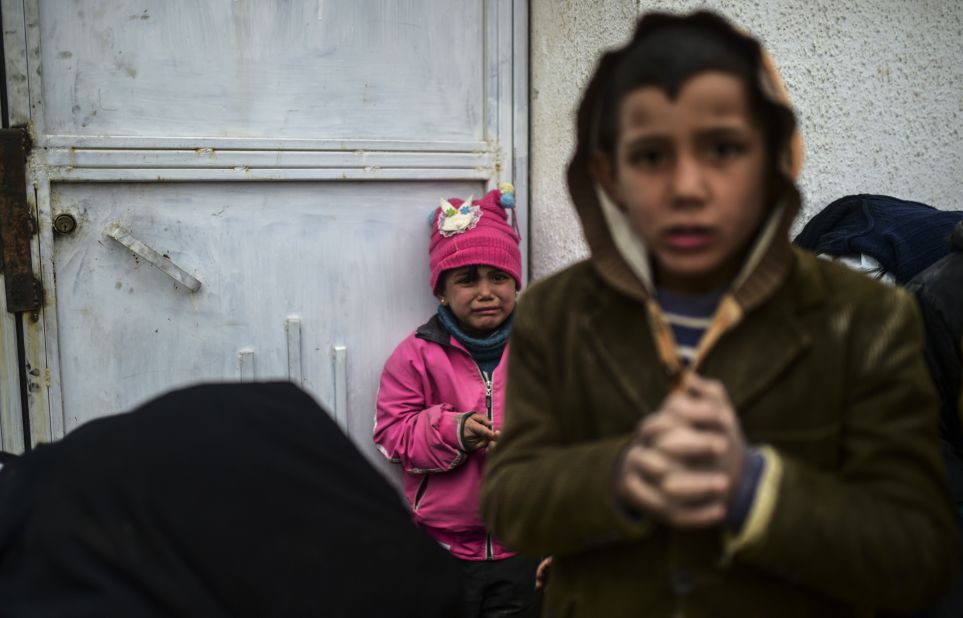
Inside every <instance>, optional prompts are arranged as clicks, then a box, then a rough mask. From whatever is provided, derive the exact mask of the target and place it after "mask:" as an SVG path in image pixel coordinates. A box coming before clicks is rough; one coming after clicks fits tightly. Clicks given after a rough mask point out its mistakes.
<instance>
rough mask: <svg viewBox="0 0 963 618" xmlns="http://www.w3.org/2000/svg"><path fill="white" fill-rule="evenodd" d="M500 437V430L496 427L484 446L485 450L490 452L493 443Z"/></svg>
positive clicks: (496, 442) (493, 445)
mask: <svg viewBox="0 0 963 618" xmlns="http://www.w3.org/2000/svg"><path fill="white" fill-rule="evenodd" d="M501 437H502V430H501V429H496V430H495V435H493V436H492V439H491V440H489V441H488V446H486V447H485V452H486V453H490V452H492V451H493V450H494V449H495V445H496V444H498V440H499V439H500V438H501Z"/></svg>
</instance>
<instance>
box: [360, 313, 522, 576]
mask: <svg viewBox="0 0 963 618" xmlns="http://www.w3.org/2000/svg"><path fill="white" fill-rule="evenodd" d="M507 351H508V350H507V347H506V349H505V351H503V352H502V360H501V362H499V364H498V366H497V367H496V368H495V371H494V372H493V374H492V377H491V380H490V384H486V383H485V379H484V377H483V375H482V372H481V370H479V368H478V365H477V364H475V361H474V360H473V359H472V357H471V354H469V353H468V350H466V349H465V348H464V347H463V346H462V345H461V344H460V343H459V342H458V341H457V340H455V339H454V338H453V337H452V336H451V335H450V334H448V332H447V331H446V330H445V329H444V328H443V327H442V326H441V324H440V322H439V321H438V318H437V317H433V318H432V319H431V320H429V321H428V323H427V324H424V325H423V326H421V327H419V328H418V330H416V331H415V332H414V333H412V334H411V335H409V336H408V337H407V338H406V339H405V340H404V341H402V342H401V343H400V344H399V345H398V347H397V348H395V351H394V352H393V353H392V355H391V357H390V358H389V359H388V361H387V362H386V363H385V368H384V371H383V372H382V374H381V386H380V388H379V389H378V403H377V408H378V409H377V415H376V417H375V428H374V441H375V444H377V445H378V449H379V450H380V451H381V452H382V453H383V454H384V456H385V457H387V458H388V459H389V460H390V461H392V462H393V463H398V464H400V465H401V469H402V470H403V471H404V491H405V496H406V497H407V498H408V503H409V505H410V506H411V511H412V513H413V516H414V520H415V522H416V523H417V524H418V525H420V526H421V527H423V528H424V529H425V530H426V531H427V532H428V533H429V534H431V536H432V537H434V539H435V540H437V541H438V542H439V543H441V544H442V545H443V546H444V547H446V548H447V549H448V550H449V551H450V552H451V553H452V555H454V556H455V557H456V558H461V559H463V560H500V559H502V558H508V557H510V556H512V555H514V554H513V553H512V552H510V551H508V550H507V549H505V547H504V546H502V545H501V544H500V543H499V542H498V541H496V540H494V539H493V538H492V537H491V535H490V534H488V531H486V530H485V526H484V524H483V523H482V520H481V515H480V513H479V507H478V495H479V491H480V488H481V481H482V470H483V468H484V465H485V452H484V450H477V451H473V452H471V453H466V452H465V450H464V445H463V444H462V442H461V438H460V433H459V427H460V426H461V425H460V421H461V420H462V417H463V416H464V415H465V413H466V412H478V413H480V414H488V416H489V418H491V419H492V424H493V428H494V429H499V428H501V425H502V410H503V409H504V401H505V391H504V385H505V369H506V365H507V363H506V362H505V361H506V359H507V358H508V354H507ZM489 389H490V390H489ZM489 392H490V395H489Z"/></svg>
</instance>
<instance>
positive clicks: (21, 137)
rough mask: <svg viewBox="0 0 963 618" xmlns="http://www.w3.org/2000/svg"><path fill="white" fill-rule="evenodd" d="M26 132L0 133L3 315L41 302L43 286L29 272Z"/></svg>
mask: <svg viewBox="0 0 963 618" xmlns="http://www.w3.org/2000/svg"><path fill="white" fill-rule="evenodd" d="M30 147H31V140H30V134H29V133H28V132H27V129H25V128H23V127H16V128H12V129H0V248H2V257H3V262H2V264H0V267H2V269H3V278H4V283H5V284H6V294H7V311H9V312H11V313H19V312H21V311H36V310H37V309H39V308H40V305H41V304H42V302H43V285H42V284H41V283H40V280H39V279H38V278H37V277H36V276H35V275H34V272H33V259H32V258H31V252H30V247H31V244H32V242H33V237H34V235H35V234H36V233H37V222H36V220H35V219H34V216H33V212H31V209H30V205H29V204H28V203H27V172H26V169H27V153H28V152H29V151H30Z"/></svg>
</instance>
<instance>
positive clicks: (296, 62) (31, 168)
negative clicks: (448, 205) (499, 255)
mask: <svg viewBox="0 0 963 618" xmlns="http://www.w3.org/2000/svg"><path fill="white" fill-rule="evenodd" d="M2 8H3V26H4V49H5V53H6V69H7V83H8V99H9V111H10V117H11V124H14V125H16V124H24V125H28V126H29V127H30V129H31V133H32V135H33V138H34V142H35V146H34V149H33V152H32V154H31V156H30V163H29V165H28V170H27V172H28V173H27V176H28V184H29V185H30V187H29V190H28V199H29V200H32V203H33V204H34V205H35V208H36V216H37V220H38V224H39V225H38V229H39V233H38V235H37V237H36V238H35V240H34V242H35V256H36V260H35V266H36V269H37V274H38V276H40V277H41V278H42V280H43V284H44V289H45V298H44V306H43V307H42V309H41V310H40V311H38V312H36V313H35V314H33V315H27V316H24V319H23V324H24V343H25V346H24V347H25V358H23V359H21V360H20V362H22V363H24V366H25V369H26V376H27V382H28V385H27V393H28V397H27V399H28V406H29V420H30V437H29V438H30V441H31V442H32V443H36V442H38V441H47V440H52V439H57V438H59V437H61V436H62V435H63V434H64V433H65V432H67V431H70V430H71V429H73V428H74V427H76V426H77V425H79V424H81V423H83V422H85V421H87V420H89V419H91V418H95V417H98V416H102V415H105V414H111V413H116V412H120V411H123V410H127V409H130V408H131V407H133V406H135V405H137V404H138V403H140V402H143V401H144V400H145V399H147V398H150V397H153V396H155V395H157V394H159V393H161V392H163V391H165V390H168V389H170V388H172V387H176V386H181V385H185V384H189V383H192V382H197V381H202V380H248V379H257V380H266V379H292V380H294V381H295V382H297V383H299V384H302V385H303V386H304V387H305V388H306V389H307V390H308V391H310V392H312V393H313V394H314V395H315V396H316V397H317V398H318V399H319V400H321V401H322V402H324V403H325V404H327V406H328V407H329V408H330V409H331V410H332V412H333V413H335V414H336V415H337V417H338V419H339V421H340V422H341V423H342V424H343V425H344V426H345V427H346V428H347V429H348V431H349V434H350V435H352V437H353V438H355V440H356V442H357V443H358V444H359V445H361V446H362V449H363V450H364V451H365V452H366V453H369V455H370V454H371V453H372V452H373V450H372V449H371V447H370V437H369V436H370V431H371V423H372V415H373V409H374V397H375V392H376V389H377V379H378V375H379V373H380V369H381V365H382V364H383V362H384V360H385V359H386V358H387V356H388V354H389V353H390V351H391V349H392V348H393V347H394V345H395V344H396V343H397V342H398V341H400V339H401V338H403V337H404V336H405V334H407V332H409V331H410V330H412V329H413V328H414V327H415V326H417V325H418V324H419V323H420V322H421V321H423V320H424V319H425V318H426V317H428V315H430V313H431V312H432V311H433V299H432V297H431V295H430V293H429V290H428V289H427V283H426V282H427V274H428V267H427V258H426V252H427V251H426V249H427V235H428V230H427V217H428V214H429V212H430V210H431V209H432V207H433V205H434V204H436V203H437V200H438V197H439V196H448V195H467V194H469V193H473V194H475V195H480V194H481V193H482V192H483V191H485V190H486V189H487V188H489V187H491V186H493V185H495V184H497V183H498V182H503V181H511V182H514V183H515V185H516V190H517V198H518V201H519V204H520V214H521V217H520V223H521V225H522V232H523V235H524V234H525V232H526V218H525V216H524V207H525V205H526V204H527V195H526V176H525V166H526V164H527V159H526V156H525V151H526V148H527V143H526V139H525V136H526V130H527V127H526V124H525V120H526V105H527V103H526V97H527V83H526V74H525V67H526V64H527V58H525V53H526V52H525V51H524V50H527V42H526V38H527V23H526V17H527V16H526V14H525V3H524V2H523V1H514V2H513V1H512V0H486V1H477V2H476V1H471V2H462V1H461V0H450V1H443V0H316V1H312V2H308V1H306V0H305V1H298V2H294V1H292V2H260V1H258V0H196V1H189V0H178V1H172V0H148V1H140V2H134V1H132V0H75V1H71V2H67V1H60V0H3V2H2ZM516 50H522V51H516ZM55 223H56V227H57V229H59V230H62V231H63V232H65V233H59V232H57V231H55V229H54V227H55ZM71 228H74V229H71ZM11 324H12V322H11V320H10V319H9V318H7V319H5V321H3V322H0V325H2V329H3V332H2V336H3V342H4V344H5V345H4V346H3V349H4V350H5V352H4V354H5V356H4V360H5V363H7V365H9V364H10V363H11V362H13V363H16V362H17V361H16V359H13V361H11V359H10V354H11V353H10V351H9V347H10V346H9V345H7V342H9V341H10V340H11V338H12V337H14V336H15V335H14V334H13V333H12V332H11V329H12V328H13V326H12V325H11ZM15 386H16V385H15V384H11V383H10V380H9V379H6V378H5V379H4V383H3V384H2V385H0V390H2V389H7V390H8V391H9V390H10V389H12V388H14V387H15ZM8 399H10V398H7V397H0V401H2V402H4V405H5V408H4V409H3V410H2V413H3V415H4V417H5V418H13V416H14V415H17V414H19V411H18V410H15V409H14V406H13V405H12V404H11V403H8ZM8 425H9V426H11V427H15V424H13V423H7V424H4V425H2V427H3V428H7V427H8ZM14 430H15V429H14ZM225 432H226V435H229V428H225Z"/></svg>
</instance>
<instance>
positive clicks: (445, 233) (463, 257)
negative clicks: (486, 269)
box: [428, 183, 522, 294]
mask: <svg viewBox="0 0 963 618" xmlns="http://www.w3.org/2000/svg"><path fill="white" fill-rule="evenodd" d="M514 207H515V194H514V190H513V189H512V186H511V185H510V184H508V183H503V184H502V185H501V186H500V188H499V189H493V190H492V191H489V192H488V193H487V194H486V195H485V196H484V197H483V198H481V199H480V200H472V199H471V198H470V197H469V198H468V200H461V199H458V198H451V199H447V200H446V199H442V200H441V205H440V206H439V207H438V208H436V209H435V210H434V212H433V213H432V215H431V239H430V240H429V243H428V264H429V266H430V267H431V275H430V278H429V283H430V285H431V292H432V294H434V293H435V290H436V288H437V286H438V280H439V279H440V278H441V274H442V273H443V272H445V271H446V270H450V269H452V268H460V267H462V266H471V265H473V264H483V265H486V266H494V267H495V268H499V269H501V270H504V271H505V272H507V273H508V274H510V275H511V276H512V277H513V278H514V279H515V285H516V286H517V287H518V288H519V289H521V287H522V253H521V251H520V250H519V248H518V245H519V243H520V242H521V236H520V235H519V233H518V225H517V224H516V223H515V215H514V213H513V214H512V223H511V224H509V222H508V212H507V211H508V210H509V209H514Z"/></svg>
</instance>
